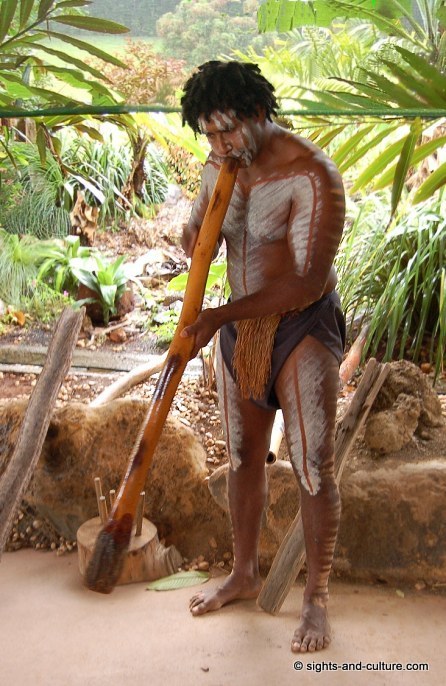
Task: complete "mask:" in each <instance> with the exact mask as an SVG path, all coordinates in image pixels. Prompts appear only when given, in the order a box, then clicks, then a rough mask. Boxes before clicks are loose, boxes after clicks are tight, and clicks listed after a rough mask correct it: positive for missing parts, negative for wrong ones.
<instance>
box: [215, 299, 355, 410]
mask: <svg viewBox="0 0 446 686" xmlns="http://www.w3.org/2000/svg"><path fill="white" fill-rule="evenodd" d="M309 335H311V336H314V338H316V339H317V340H318V341H319V342H320V343H322V344H323V345H325V347H326V348H328V350H330V352H332V353H333V355H334V356H335V357H336V359H337V361H338V363H339V364H341V361H342V356H343V353H344V346H345V319H344V315H343V313H342V310H341V302H340V300H339V296H338V294H337V293H336V291H332V292H331V293H328V294H327V295H324V296H322V298H321V299H320V300H317V301H316V302H314V303H313V304H312V305H310V306H309V307H307V309H306V310H303V312H299V313H298V314H294V313H291V314H287V315H284V316H283V318H282V319H281V321H280V324H279V327H278V329H277V333H276V337H275V340H274V349H273V354H272V359H271V375H270V378H269V380H268V382H267V384H266V387H265V394H264V397H263V398H260V399H257V398H256V399H255V400H253V399H252V402H254V403H255V404H256V405H259V406H260V407H264V408H265V409H280V404H279V401H278V398H277V396H276V393H275V391H274V384H275V382H276V379H277V376H278V374H279V372H280V370H281V369H282V366H283V364H284V363H285V361H286V360H287V358H288V356H289V355H290V353H291V352H292V351H293V350H294V348H295V347H296V346H297V345H299V343H301V341H303V339H304V338H305V336H309ZM236 338H237V331H236V328H235V326H234V324H232V323H230V324H225V325H224V326H223V327H222V328H221V329H220V347H221V353H222V356H223V360H224V362H225V364H226V366H227V368H228V371H229V373H230V374H231V376H232V378H233V379H235V375H234V370H233V367H232V356H233V354H234V347H235V341H236Z"/></svg>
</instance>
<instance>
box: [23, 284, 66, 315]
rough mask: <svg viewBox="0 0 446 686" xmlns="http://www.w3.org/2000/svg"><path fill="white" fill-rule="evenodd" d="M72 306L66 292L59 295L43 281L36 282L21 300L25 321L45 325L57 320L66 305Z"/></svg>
mask: <svg viewBox="0 0 446 686" xmlns="http://www.w3.org/2000/svg"><path fill="white" fill-rule="evenodd" d="M73 304H74V303H73V300H72V299H71V298H70V296H69V294H68V293H67V292H66V291H64V292H63V293H59V292H58V291H55V290H54V289H53V288H51V286H49V285H48V284H46V283H44V282H43V281H39V280H37V281H36V282H35V283H33V288H32V289H31V290H30V292H29V293H28V295H26V296H25V297H24V298H23V302H22V307H23V310H24V311H25V312H26V315H25V317H26V318H27V319H31V320H33V319H34V320H37V321H39V322H40V323H43V324H47V323H49V322H52V321H53V320H54V319H57V318H58V317H59V316H60V314H61V313H62V310H63V309H64V308H65V307H67V305H73Z"/></svg>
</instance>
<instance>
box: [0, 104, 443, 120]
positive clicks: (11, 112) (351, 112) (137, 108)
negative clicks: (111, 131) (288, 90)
mask: <svg viewBox="0 0 446 686" xmlns="http://www.w3.org/2000/svg"><path fill="white" fill-rule="evenodd" d="M137 112H164V113H171V112H177V113H180V112H181V109H180V108H179V107H163V106H162V105H106V106H104V105H73V106H67V107H46V108H42V109H36V108H34V109H32V110H25V109H19V108H12V109H7V108H4V107H0V117H3V118H5V119H11V118H14V119H19V118H24V117H27V118H37V117H55V116H60V115H85V116H89V115H91V116H95V115H96V116H98V115H100V116H106V115H108V114H110V115H113V114H135V113H137ZM279 114H280V115H285V116H297V117H353V118H362V117H377V118H383V117H392V118H397V119H398V118H404V119H416V118H417V117H421V118H422V119H441V118H442V117H446V109H440V108H425V109H411V108H410V109H400V108H391V107H384V108H380V109H378V108H371V109H365V108H364V109H346V110H335V109H327V108H323V107H321V108H320V109H318V108H314V109H311V110H308V109H304V110H280V111H279Z"/></svg>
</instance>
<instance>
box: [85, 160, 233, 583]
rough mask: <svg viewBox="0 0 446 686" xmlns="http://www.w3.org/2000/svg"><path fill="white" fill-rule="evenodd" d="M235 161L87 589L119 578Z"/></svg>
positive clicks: (205, 228)
mask: <svg viewBox="0 0 446 686" xmlns="http://www.w3.org/2000/svg"><path fill="white" fill-rule="evenodd" d="M238 166H239V164H238V162H237V160H234V159H226V160H225V161H224V162H223V164H222V166H221V168H220V172H219V175H218V178H217V182H216V184H215V188H214V192H213V193H212V197H211V199H210V202H209V206H208V208H207V211H206V214H205V217H204V219H203V223H202V226H201V230H200V233H199V235H198V240H197V243H196V245H195V249H194V255H193V258H192V262H191V268H190V272H189V279H188V282H187V286H186V292H185V295H184V301H183V308H182V311H181V315H180V320H179V322H178V326H177V329H176V332H175V335H174V337H173V340H172V343H171V344H170V347H169V350H168V354H167V358H166V362H165V364H164V366H163V369H162V371H161V374H160V376H159V378H158V380H157V383H156V386H155V391H154V394H153V397H152V400H151V403H150V405H149V409H148V413H147V417H146V420H145V428H144V431H143V433H142V435H141V438H140V440H139V441H138V443H137V445H136V449H135V451H134V453H133V455H132V456H131V459H130V461H129V465H128V468H127V472H126V474H125V476H124V478H123V480H122V482H121V485H120V487H119V491H118V495H117V498H116V502H115V505H114V507H113V510H112V512H111V514H110V518H109V521H108V522H107V524H106V525H105V527H104V528H103V529H102V531H101V533H100V534H99V536H98V539H97V542H96V547H95V550H94V552H93V556H92V559H91V561H90V564H89V566H88V570H87V574H86V579H85V581H86V584H87V586H88V588H90V589H91V590H93V591H98V592H100V593H111V591H112V590H113V588H114V586H115V584H116V581H117V579H118V578H119V574H120V571H121V568H122V565H123V563H124V557H125V552H126V550H127V547H128V544H129V541H130V535H131V531H132V526H133V522H134V519H135V515H136V509H137V506H138V499H139V494H140V493H141V491H142V490H143V488H144V483H145V480H146V477H147V472H148V469H149V467H150V464H151V462H152V458H153V454H154V452H155V448H156V444H157V442H158V439H159V436H160V434H161V431H162V429H163V426H164V422H165V420H166V417H167V414H168V412H169V409H170V405H171V403H172V400H173V397H174V395H175V391H176V389H177V387H178V384H179V382H180V380H181V377H182V375H183V371H184V369H185V367H186V364H187V363H188V361H189V359H190V356H191V353H192V350H193V347H194V339H193V337H188V338H182V337H181V335H180V334H181V332H182V330H183V329H184V328H185V327H186V326H189V325H191V324H193V322H195V320H196V318H197V317H198V315H199V313H200V311H201V307H202V304H203V296H204V289H205V285H206V278H207V275H208V272H209V267H210V263H211V260H212V255H213V253H214V249H215V246H216V244H217V241H218V237H219V235H220V231H221V227H222V224H223V221H224V217H225V214H226V210H227V209H228V207H229V203H230V200H231V196H232V191H233V188H234V184H235V180H236V177H237V171H238Z"/></svg>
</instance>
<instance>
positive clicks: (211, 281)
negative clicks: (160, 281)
mask: <svg viewBox="0 0 446 686" xmlns="http://www.w3.org/2000/svg"><path fill="white" fill-rule="evenodd" d="M226 272H227V265H226V261H223V262H213V263H212V264H211V266H210V268H209V274H208V277H207V279H206V286H205V294H206V295H207V296H208V297H212V296H215V295H218V296H220V297H226V298H227V297H228V296H229V294H230V288H229V283H228V281H227V278H226ZM188 278H189V275H188V274H178V276H174V277H173V279H171V280H170V281H169V284H168V286H167V288H168V290H170V291H179V292H182V291H185V290H186V285H187V279H188Z"/></svg>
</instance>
